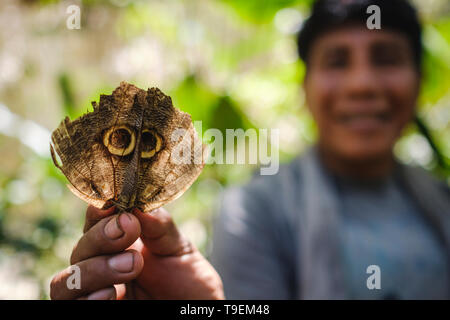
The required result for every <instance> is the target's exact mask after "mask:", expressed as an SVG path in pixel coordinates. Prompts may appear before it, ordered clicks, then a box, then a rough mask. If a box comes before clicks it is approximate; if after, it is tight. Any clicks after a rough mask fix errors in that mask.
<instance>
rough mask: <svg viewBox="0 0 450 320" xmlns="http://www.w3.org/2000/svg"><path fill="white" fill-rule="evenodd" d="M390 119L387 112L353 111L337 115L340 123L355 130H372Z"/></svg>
mask: <svg viewBox="0 0 450 320" xmlns="http://www.w3.org/2000/svg"><path fill="white" fill-rule="evenodd" d="M389 120H390V116H389V113H388V112H371V113H366V112H364V113H353V114H344V115H341V116H339V117H338V121H339V123H340V124H342V125H345V126H346V127H348V128H350V129H352V130H357V131H373V130H379V129H381V128H382V127H384V126H385V125H386V124H387V123H388V122H389Z"/></svg>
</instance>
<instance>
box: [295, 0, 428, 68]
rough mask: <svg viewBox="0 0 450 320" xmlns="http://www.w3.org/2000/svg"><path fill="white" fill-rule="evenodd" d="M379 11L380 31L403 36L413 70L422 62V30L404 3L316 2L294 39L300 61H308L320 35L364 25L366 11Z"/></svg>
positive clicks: (365, 0)
mask: <svg viewBox="0 0 450 320" xmlns="http://www.w3.org/2000/svg"><path fill="white" fill-rule="evenodd" d="M371 5H377V6H378V7H379V8H380V16H381V29H386V30H393V31H397V32H400V33H402V34H403V35H405V36H406V37H407V38H408V40H409V42H410V44H411V48H412V50H413V54H414V61H415V64H416V67H417V68H418V69H419V70H420V68H421V61H422V39H421V34H422V27H421V25H420V22H419V19H418V16H417V12H416V10H415V8H414V7H413V6H412V5H411V4H410V3H409V2H408V1H407V0H317V1H316V2H315V3H314V5H313V8H312V13H311V16H310V17H309V18H308V19H307V20H306V21H305V23H304V24H303V27H302V29H301V30H300V32H299V34H298V38H297V45H298V53H299V56H300V58H301V59H302V60H303V61H305V62H307V60H308V53H309V50H310V48H311V45H312V43H313V42H314V40H315V39H316V38H317V37H318V36H319V35H321V34H323V33H324V32H326V31H329V30H331V29H334V28H336V27H339V26H341V25H344V24H347V23H360V24H363V25H364V26H366V22H367V19H368V18H369V17H370V15H371V13H367V8H368V7H369V6H371Z"/></svg>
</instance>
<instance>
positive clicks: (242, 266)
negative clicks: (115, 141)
mask: <svg viewBox="0 0 450 320" xmlns="http://www.w3.org/2000/svg"><path fill="white" fill-rule="evenodd" d="M372 4H375V5H378V6H379V7H380V9H381V15H382V17H381V30H376V29H375V30H369V29H368V28H367V27H366V19H367V17H368V15H367V14H366V8H367V7H368V6H369V5H372ZM299 53H300V56H301V57H302V59H303V60H304V61H305V63H306V66H307V73H306V77H305V81H304V90H305V93H306V97H307V104H308V107H309V108H310V110H311V113H312V115H313V117H314V118H315V120H316V122H317V125H318V128H319V140H318V144H317V146H316V147H314V148H312V149H311V150H310V151H308V152H307V153H306V154H305V155H303V156H302V157H299V158H297V159H295V160H294V161H293V162H292V163H290V164H289V165H286V166H284V167H282V168H281V169H280V172H279V173H278V174H277V175H275V176H259V177H255V178H254V179H253V180H252V181H251V182H250V183H249V184H248V185H247V186H245V187H242V188H236V189H231V190H229V191H228V192H226V194H225V195H224V197H223V201H222V209H221V212H220V215H219V216H218V219H217V221H216V224H215V233H214V248H213V259H212V260H213V264H214V266H215V267H216V269H217V271H218V273H219V274H220V277H221V278H222V280H223V288H224V290H225V295H224V291H223V289H222V281H221V278H220V277H219V275H218V273H217V272H216V271H215V270H214V268H213V267H212V266H211V264H209V262H208V261H206V259H205V258H204V257H202V256H201V254H200V253H199V252H198V251H197V249H196V248H194V247H193V246H192V245H190V243H189V241H188V240H186V239H185V238H184V237H183V236H182V235H181V234H180V233H179V232H178V231H177V229H176V226H175V225H174V224H173V222H172V220H171V218H170V215H169V214H168V213H167V212H166V211H165V210H163V209H159V210H157V211H156V212H152V213H145V214H144V213H142V212H139V211H135V212H133V213H134V215H133V214H127V213H124V214H121V215H120V216H117V215H114V212H113V210H114V209H109V210H104V211H102V210H98V209H95V208H92V207H90V208H88V211H87V215H86V225H85V233H84V235H83V236H82V238H81V239H80V241H79V242H78V244H77V246H76V247H75V248H74V251H73V253H72V257H71V264H75V265H77V266H79V267H80V269H81V274H82V277H81V289H80V290H70V289H68V288H67V286H66V280H67V278H68V277H69V276H70V269H66V270H64V271H62V272H60V273H59V274H57V275H56V276H55V277H54V279H53V280H52V284H51V297H52V298H54V299H74V298H79V299H116V298H124V297H128V298H136V299H138V298H154V299H176V298H180V299H197V298H200V299H222V298H224V297H226V298H230V299H311V298H317V299H355V298H356V299H358V298H363V299H364V298H375V299H391V298H406V299H408V298H411V299H415V298H450V275H449V273H450V270H449V263H450V261H449V259H450V258H449V254H450V211H449V210H450V201H449V191H448V188H447V187H446V186H444V185H441V184H440V183H438V182H435V181H434V180H433V179H431V178H430V177H429V176H428V175H427V174H426V173H424V172H422V171H421V170H416V169H412V168H406V167H403V166H401V165H399V164H397V163H396V162H395V160H394V158H393V155H392V148H393V145H394V143H395V141H396V139H397V138H398V137H399V135H400V133H401V131H402V129H403V128H404V127H405V126H406V124H407V123H408V122H409V121H410V120H411V119H412V117H413V114H414V112H415V107H416V101H417V96H418V92H419V88H420V81H421V72H420V67H421V42H420V25H419V23H418V21H417V17H416V13H415V11H414V10H413V8H412V7H411V6H410V5H409V4H408V3H407V2H406V1H404V0H385V1H382V0H378V1H376V0H372V1H364V0H354V1H338V0H319V1H317V2H316V3H315V5H314V8H313V13H312V16H311V17H310V19H309V20H308V22H306V23H305V25H304V28H303V30H302V32H301V33H300V35H299ZM129 246H132V247H131V248H129V249H127V248H128V247H129ZM124 251H125V252H124ZM367 270H369V272H375V274H373V275H371V274H367ZM371 270H375V271H371ZM371 276H373V277H374V278H373V281H372V280H371V279H372V278H370V279H369V280H368V278H369V277H371ZM125 284H126V285H125Z"/></svg>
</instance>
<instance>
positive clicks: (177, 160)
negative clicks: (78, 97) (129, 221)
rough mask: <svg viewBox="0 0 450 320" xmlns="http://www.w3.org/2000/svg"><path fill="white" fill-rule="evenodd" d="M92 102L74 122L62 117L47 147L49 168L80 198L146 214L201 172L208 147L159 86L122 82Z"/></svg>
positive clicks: (185, 186)
mask: <svg viewBox="0 0 450 320" xmlns="http://www.w3.org/2000/svg"><path fill="white" fill-rule="evenodd" d="M92 105H93V108H94V110H93V111H92V112H88V113H87V114H85V115H83V116H81V117H79V118H77V119H75V120H74V121H70V120H69V118H68V117H66V118H65V119H64V120H63V121H62V122H61V124H60V125H59V126H58V128H57V129H55V130H54V131H53V133H52V136H51V143H50V152H51V156H52V159H53V163H54V164H55V166H56V167H57V168H59V169H60V170H61V172H62V173H63V174H64V175H65V176H66V177H67V179H68V180H69V182H70V184H69V185H68V187H69V189H70V190H71V191H72V192H73V193H74V194H75V195H77V196H78V197H79V198H81V199H82V200H84V201H86V202H87V203H89V204H91V205H93V206H95V207H97V208H103V209H105V208H108V207H110V206H113V205H114V206H116V207H117V208H118V209H119V210H120V211H130V210H132V209H133V208H138V209H140V210H142V211H143V212H149V211H152V210H154V209H157V208H159V207H161V206H163V205H165V204H167V203H169V202H170V201H172V200H175V199H176V198H178V197H179V196H180V195H182V194H183V193H184V192H185V191H186V190H187V189H188V188H189V187H190V186H191V185H192V183H193V182H194V181H195V180H196V179H197V177H198V176H199V175H200V173H201V171H202V169H203V167H204V165H205V160H206V155H207V150H208V149H207V146H206V145H205V144H202V143H201V141H200V139H199V137H198V136H197V133H196V131H195V129H194V126H193V124H192V120H191V116H190V115H189V114H187V113H184V112H182V111H180V110H178V109H177V108H175V107H174V106H173V104H172V99H171V98H170V97H169V96H167V95H165V94H164V93H163V92H162V91H161V90H159V89H158V88H151V89H148V90H147V91H145V90H143V89H140V88H138V87H136V86H134V85H132V84H129V83H126V82H121V83H120V86H119V87H117V88H116V89H115V90H114V91H113V92H112V94H111V95H100V100H99V103H96V102H92Z"/></svg>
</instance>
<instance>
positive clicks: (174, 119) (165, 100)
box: [137, 88, 206, 212]
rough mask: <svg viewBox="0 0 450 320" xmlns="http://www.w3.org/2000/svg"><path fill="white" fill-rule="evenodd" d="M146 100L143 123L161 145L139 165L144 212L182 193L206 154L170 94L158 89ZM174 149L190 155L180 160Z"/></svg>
mask: <svg viewBox="0 0 450 320" xmlns="http://www.w3.org/2000/svg"><path fill="white" fill-rule="evenodd" d="M147 101H148V109H149V113H148V114H146V117H145V120H144V122H145V126H152V127H153V128H154V130H155V131H156V132H157V133H158V134H159V135H160V136H161V137H162V140H163V141H162V145H163V146H162V148H161V150H160V151H159V152H158V153H156V154H155V156H154V157H152V158H150V159H149V160H147V161H145V160H143V161H142V163H141V166H140V168H139V170H140V172H139V188H138V196H137V207H138V208H139V209H141V210H143V211H146V212H148V211H151V210H154V209H156V208H159V207H161V206H163V205H164V204H167V203H168V202H170V201H172V200H174V199H176V198H177V197H179V196H180V195H182V194H183V193H184V192H185V191H186V190H187V189H188V188H189V187H190V186H191V185H192V183H193V182H194V181H195V180H196V179H197V177H198V176H199V175H200V173H201V171H202V169H203V167H204V164H205V157H206V149H205V148H206V145H202V143H201V141H200V139H199V138H198V137H197V133H196V132H195V129H194V127H193V125H192V120H191V117H190V115H189V114H187V113H184V112H181V111H179V110H178V109H176V108H174V107H173V105H172V101H171V99H170V97H168V96H166V95H164V94H163V93H162V92H161V91H159V90H158V89H157V88H152V89H150V90H149V91H148V94H147ZM174 132H175V133H176V134H175V135H174ZM177 150H184V151H186V152H188V153H189V154H183V159H181V158H180V155H179V153H178V152H176V151H177ZM186 160H188V161H186Z"/></svg>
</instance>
